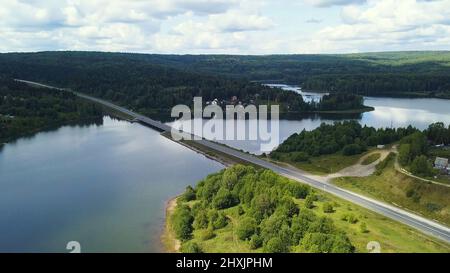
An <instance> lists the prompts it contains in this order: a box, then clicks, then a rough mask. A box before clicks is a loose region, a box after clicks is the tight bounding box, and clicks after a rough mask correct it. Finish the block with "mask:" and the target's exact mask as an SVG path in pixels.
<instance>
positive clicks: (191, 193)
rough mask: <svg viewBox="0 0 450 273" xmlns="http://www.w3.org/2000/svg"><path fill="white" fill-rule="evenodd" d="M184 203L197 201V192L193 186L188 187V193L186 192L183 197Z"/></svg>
mask: <svg viewBox="0 0 450 273" xmlns="http://www.w3.org/2000/svg"><path fill="white" fill-rule="evenodd" d="M182 198H183V200H184V201H187V202H189V201H192V200H195V198H196V197H195V191H194V189H193V188H192V187H191V186H187V187H186V191H185V192H184V194H183V196H182Z"/></svg>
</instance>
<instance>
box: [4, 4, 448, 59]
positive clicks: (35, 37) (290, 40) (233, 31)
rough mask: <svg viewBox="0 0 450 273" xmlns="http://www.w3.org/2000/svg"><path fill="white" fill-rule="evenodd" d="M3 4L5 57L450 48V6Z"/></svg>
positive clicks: (332, 51) (328, 51)
mask: <svg viewBox="0 0 450 273" xmlns="http://www.w3.org/2000/svg"><path fill="white" fill-rule="evenodd" d="M0 1H1V5H0V18H1V20H0V33H1V35H0V51H2V52H5V51H37V50H63V49H70V50H105V51H137V52H155V53H239V54H248V53H251V54H265V53H323V52H326V53H334V52H361V51H382V50H407V49H415V50H419V49H450V46H449V45H450V0H437V1H419V0H398V1H394V0H303V1H299V2H296V4H293V2H292V1H288V0H281V1H276V0H264V1H259V0H130V1H123V0H95V1H94V0H30V1H23V0H0ZM318 7H319V8H318ZM308 18H311V19H309V20H308ZM315 18H321V19H320V20H319V19H315Z"/></svg>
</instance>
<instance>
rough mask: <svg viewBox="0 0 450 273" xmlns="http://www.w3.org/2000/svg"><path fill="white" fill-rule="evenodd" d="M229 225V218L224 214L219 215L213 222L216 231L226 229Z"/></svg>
mask: <svg viewBox="0 0 450 273" xmlns="http://www.w3.org/2000/svg"><path fill="white" fill-rule="evenodd" d="M227 224H228V218H227V217H226V216H225V214H224V213H223V212H220V213H218V216H217V218H216V219H215V220H214V222H213V227H214V229H221V228H224V227H226V226H227Z"/></svg>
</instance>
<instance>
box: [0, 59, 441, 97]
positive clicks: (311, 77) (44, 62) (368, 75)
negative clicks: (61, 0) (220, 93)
mask: <svg viewBox="0 0 450 273" xmlns="http://www.w3.org/2000/svg"><path fill="white" fill-rule="evenodd" d="M86 59H89V60H90V61H89V62H88V63H86ZM24 62H26V63H27V67H24V71H19V72H20V75H22V76H24V75H26V76H30V77H31V76H33V75H37V74H36V72H37V71H36V66H37V67H39V68H43V71H42V73H41V75H39V78H40V79H43V78H45V77H48V75H47V74H48V73H47V72H46V71H47V70H48V69H49V67H50V69H52V73H51V74H50V75H51V76H52V78H53V76H54V77H55V78H59V79H63V78H65V77H69V75H72V76H76V72H77V69H78V68H82V67H86V68H89V67H95V66H96V67H97V68H101V67H102V66H103V65H105V64H107V65H113V64H117V63H118V62H119V63H122V64H124V65H125V66H127V67H132V66H136V65H138V66H143V65H144V66H145V65H151V66H154V67H159V68H164V69H168V70H170V69H175V71H177V72H178V73H181V74H183V72H189V73H197V74H201V75H203V76H214V77H216V76H218V77H220V78H223V77H227V78H234V79H243V80H248V81H250V80H255V81H262V82H281V83H292V84H298V85H301V86H302V87H303V89H312V90H320V91H330V92H350V93H352V94H362V95H383V96H401V95H403V96H411V95H423V96H438V97H447V98H448V97H450V84H449V83H450V76H449V75H450V66H449V63H450V52H448V51H446V52H434V51H429V52H386V53H363V54H346V55H267V56H235V55H156V54H120V53H113V54H112V53H98V52H42V53H37V54H1V55H0V63H2V64H3V66H4V67H5V68H6V72H8V71H15V70H14V67H15V66H17V65H20V64H21V63H22V64H23V63H24ZM28 65H30V66H29V67H28ZM15 72H17V71H15ZM15 72H14V73H15ZM22 72H23V73H22ZM115 74H116V73H112V74H111V75H114V76H119V77H120V76H122V75H120V74H119V75H115ZM42 76H44V77H42ZM146 77H152V75H146ZM52 78H49V79H48V80H52ZM174 80H175V81H176V79H174ZM115 89H117V86H115Z"/></svg>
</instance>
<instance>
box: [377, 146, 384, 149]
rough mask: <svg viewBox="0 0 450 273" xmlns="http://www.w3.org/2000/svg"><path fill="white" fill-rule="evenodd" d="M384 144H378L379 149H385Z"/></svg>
mask: <svg viewBox="0 0 450 273" xmlns="http://www.w3.org/2000/svg"><path fill="white" fill-rule="evenodd" d="M384 147H385V146H384V145H377V149H384Z"/></svg>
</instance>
